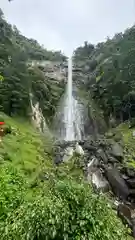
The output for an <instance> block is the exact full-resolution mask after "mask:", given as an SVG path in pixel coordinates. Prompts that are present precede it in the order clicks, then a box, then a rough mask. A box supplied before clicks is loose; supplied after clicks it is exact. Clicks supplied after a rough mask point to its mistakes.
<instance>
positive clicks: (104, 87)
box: [74, 26, 135, 121]
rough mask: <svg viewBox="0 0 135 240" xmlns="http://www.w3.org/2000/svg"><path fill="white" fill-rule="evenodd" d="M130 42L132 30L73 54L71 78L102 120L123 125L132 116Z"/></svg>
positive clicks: (134, 87)
mask: <svg viewBox="0 0 135 240" xmlns="http://www.w3.org/2000/svg"><path fill="white" fill-rule="evenodd" d="M134 41H135V27H134V26H133V27H132V28H130V29H127V30H126V31H125V32H124V33H119V34H116V35H115V36H114V37H113V38H112V39H109V38H108V39H107V41H106V42H103V43H98V44H97V45H96V46H94V45H92V44H89V43H87V42H85V44H84V46H83V47H79V48H77V49H76V50H75V52H74V65H75V68H76V71H75V74H74V78H75V79H78V81H80V83H81V84H82V87H84V88H85V90H87V91H88V90H89V91H90V92H91V94H92V97H93V99H94V100H95V101H96V103H97V104H98V106H100V107H101V109H102V110H103V111H104V115H105V117H106V118H109V117H110V116H113V117H115V118H116V119H118V120H121V121H123V120H126V119H129V118H131V117H134V115H135V111H134V106H135V102H134V99H135V94H134V93H135V84H134V76H135V64H134V62H135V57H134V56H135V48H134ZM82 80H83V82H82Z"/></svg>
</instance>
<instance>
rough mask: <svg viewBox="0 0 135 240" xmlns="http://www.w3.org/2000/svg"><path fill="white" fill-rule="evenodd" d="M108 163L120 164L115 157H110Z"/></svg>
mask: <svg viewBox="0 0 135 240" xmlns="http://www.w3.org/2000/svg"><path fill="white" fill-rule="evenodd" d="M108 162H109V163H112V164H115V163H118V160H117V159H116V158H115V157H113V156H110V155H108Z"/></svg>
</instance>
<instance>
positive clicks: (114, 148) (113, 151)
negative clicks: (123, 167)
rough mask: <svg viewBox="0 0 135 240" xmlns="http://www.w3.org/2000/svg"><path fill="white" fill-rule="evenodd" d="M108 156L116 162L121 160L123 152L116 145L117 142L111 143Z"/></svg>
mask: <svg viewBox="0 0 135 240" xmlns="http://www.w3.org/2000/svg"><path fill="white" fill-rule="evenodd" d="M110 154H111V155H112V156H113V157H115V158H117V159H118V160H122V159H123V157H124V152H123V148H122V147H121V145H120V144H118V143H117V142H113V143H112V145H111V150H110Z"/></svg>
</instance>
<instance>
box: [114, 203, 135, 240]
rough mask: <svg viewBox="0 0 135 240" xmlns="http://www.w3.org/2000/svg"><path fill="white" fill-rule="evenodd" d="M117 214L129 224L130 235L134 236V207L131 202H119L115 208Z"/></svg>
mask: <svg viewBox="0 0 135 240" xmlns="http://www.w3.org/2000/svg"><path fill="white" fill-rule="evenodd" d="M117 215H118V217H120V218H121V219H122V221H123V223H126V224H128V225H129V227H130V228H131V229H132V236H133V237H135V209H134V208H133V207H132V205H131V204H119V205H118V208H117Z"/></svg>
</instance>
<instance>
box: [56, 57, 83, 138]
mask: <svg viewBox="0 0 135 240" xmlns="http://www.w3.org/2000/svg"><path fill="white" fill-rule="evenodd" d="M83 110H84V109H83V106H82V104H80V103H79V102H78V100H77V99H76V98H75V97H74V96H73V83H72V58H69V60H68V82H67V87H66V92H65V94H64V96H62V99H61V101H60V104H59V106H58V110H57V113H56V116H55V118H54V132H55V135H56V137H57V138H59V139H61V140H65V141H74V140H76V141H78V140H82V139H83V137H84V120H83V117H84V116H83V115H84V114H83Z"/></svg>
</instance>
